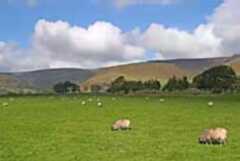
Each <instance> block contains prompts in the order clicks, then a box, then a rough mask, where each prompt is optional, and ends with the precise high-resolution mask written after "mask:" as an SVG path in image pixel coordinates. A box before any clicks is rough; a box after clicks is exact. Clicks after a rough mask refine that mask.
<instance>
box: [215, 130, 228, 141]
mask: <svg viewBox="0 0 240 161" xmlns="http://www.w3.org/2000/svg"><path fill="white" fill-rule="evenodd" d="M227 133H228V132H227V130H226V129H224V128H216V129H215V132H214V135H213V136H212V143H213V144H225V143H226V141H227Z"/></svg>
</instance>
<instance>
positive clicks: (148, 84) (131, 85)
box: [108, 76, 161, 94]
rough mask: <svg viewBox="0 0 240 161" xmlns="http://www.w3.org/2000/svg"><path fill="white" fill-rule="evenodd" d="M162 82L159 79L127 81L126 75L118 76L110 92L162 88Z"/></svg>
mask: <svg viewBox="0 0 240 161" xmlns="http://www.w3.org/2000/svg"><path fill="white" fill-rule="evenodd" d="M160 88H161V83H160V82H159V81H158V80H149V81H145V82H142V81H127V80H126V79H125V78H124V76H120V77H118V78H117V79H116V80H114V81H113V82H112V84H111V86H110V88H109V89H108V92H111V93H119V92H124V93H125V94H127V93H129V92H137V91H142V90H151V91H153V90H160Z"/></svg>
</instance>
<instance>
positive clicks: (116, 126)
mask: <svg viewBox="0 0 240 161" xmlns="http://www.w3.org/2000/svg"><path fill="white" fill-rule="evenodd" d="M112 100H116V98H115V97H113V98H112ZM145 100H149V97H145ZM92 101H93V100H92V99H91V98H89V99H88V102H92ZM159 101H160V102H162V103H163V102H165V99H164V98H160V100H159ZM86 103H87V102H86V101H82V105H86ZM97 106H98V107H102V106H103V104H102V102H101V100H100V99H99V98H97ZM208 106H209V107H213V106H214V103H213V102H212V101H210V102H208ZM130 125H131V121H130V120H128V119H120V120H117V121H115V122H114V123H113V124H112V127H111V129H112V130H113V131H118V130H129V129H131V126H130ZM227 134H228V131H227V129H225V128H211V129H206V130H204V131H203V132H202V133H201V135H200V136H199V138H198V142H199V143H200V144H225V143H226V141H227Z"/></svg>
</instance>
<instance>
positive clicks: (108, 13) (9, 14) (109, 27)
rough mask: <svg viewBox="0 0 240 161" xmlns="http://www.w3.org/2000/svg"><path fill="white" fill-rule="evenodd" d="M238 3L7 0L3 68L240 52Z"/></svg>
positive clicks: (1, 16) (2, 13) (0, 52)
mask: <svg viewBox="0 0 240 161" xmlns="http://www.w3.org/2000/svg"><path fill="white" fill-rule="evenodd" d="M239 8H240V1H239V0H81V1H80V0H68V1H66V0H61V1H60V0H1V1H0V20H1V21H0V71H26V70H35V69H42V68H63V67H77V68H98V67H103V66H111V65H118V64H125V63H132V62H139V61H147V60H152V59H154V60H156V59H176V58H206V57H222V56H232V55H235V54H240V45H239V44H240V19H239V17H240V10H239Z"/></svg>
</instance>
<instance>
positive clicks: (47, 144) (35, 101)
mask: <svg viewBox="0 0 240 161" xmlns="http://www.w3.org/2000/svg"><path fill="white" fill-rule="evenodd" d="M88 97H89V96H79V97H18V98H15V100H11V101H10V99H9V98H0V102H2V103H3V102H8V103H9V106H8V107H0V161H203V160H204V161H236V160H240V153H239V151H240V139H239V137H240V135H239V134H240V126H239V124H240V117H239V116H240V101H239V100H240V96H213V97H206V96H201V97H191V96H182V97H181V96H178V97H173V96H172V97H165V100H166V101H165V102H164V103H160V101H159V97H150V98H149V100H146V99H145V97H118V98H117V100H116V101H113V100H112V97H111V96H102V97H100V98H101V101H102V102H103V107H102V108H100V107H97V103H96V98H94V99H93V101H92V102H87V104H86V105H81V101H82V100H87V98H88ZM208 101H213V102H214V104H215V105H214V107H213V108H210V107H208V105H207V104H208ZM121 118H129V119H130V120H131V121H132V127H133V129H132V130H130V131H120V132H112V131H111V130H110V126H111V124H112V123H113V122H114V121H115V120H117V119H121ZM209 127H225V128H227V129H228V130H229V140H228V144H227V145H224V146H213V145H199V144H198V143H197V139H198V136H199V134H200V133H201V132H202V131H203V130H204V129H205V128H209Z"/></svg>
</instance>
